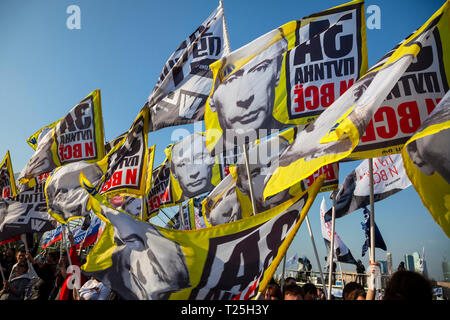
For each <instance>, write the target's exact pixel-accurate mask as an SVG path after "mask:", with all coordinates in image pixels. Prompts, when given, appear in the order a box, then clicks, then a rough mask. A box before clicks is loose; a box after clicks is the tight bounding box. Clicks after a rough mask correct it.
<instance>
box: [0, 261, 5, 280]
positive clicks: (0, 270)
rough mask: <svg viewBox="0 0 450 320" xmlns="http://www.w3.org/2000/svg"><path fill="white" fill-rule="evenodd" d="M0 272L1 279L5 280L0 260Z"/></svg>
mask: <svg viewBox="0 0 450 320" xmlns="http://www.w3.org/2000/svg"><path fill="white" fill-rule="evenodd" d="M0 274H1V275H2V281H5V280H6V278H5V274H4V273H3V267H2V263H1V262H0Z"/></svg>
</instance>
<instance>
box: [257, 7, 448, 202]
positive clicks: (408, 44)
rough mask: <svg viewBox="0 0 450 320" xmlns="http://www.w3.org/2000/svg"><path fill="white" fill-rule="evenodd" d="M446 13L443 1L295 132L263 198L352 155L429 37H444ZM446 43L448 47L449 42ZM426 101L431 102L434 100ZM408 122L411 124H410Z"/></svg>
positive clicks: (268, 183) (446, 22)
mask: <svg viewBox="0 0 450 320" xmlns="http://www.w3.org/2000/svg"><path fill="white" fill-rule="evenodd" d="M449 8H450V3H449V2H446V3H445V4H444V5H443V6H442V7H441V8H440V9H439V10H438V11H436V13H435V14H433V16H432V17H431V18H430V19H428V21H427V22H426V23H425V24H423V25H422V26H421V27H420V28H419V29H418V30H417V31H415V32H414V33H412V34H411V35H410V36H409V37H408V38H407V39H406V40H404V41H402V42H401V43H400V44H399V45H398V46H396V47H395V48H394V49H393V50H392V51H390V52H388V53H387V54H386V55H385V56H384V57H383V58H381V59H380V61H379V62H378V63H376V64H375V65H374V66H373V67H372V68H371V69H370V70H369V71H368V72H367V73H366V74H365V75H364V76H362V77H361V78H360V79H358V80H357V81H356V82H355V84H354V85H353V86H351V87H350V88H349V89H348V90H347V91H346V92H345V93H344V94H343V95H341V96H340V97H339V98H338V99H337V100H336V101H335V102H334V103H333V104H332V105H331V106H330V107H329V108H328V109H326V110H325V111H324V112H322V113H321V114H320V116H319V117H318V118H317V119H316V120H315V121H314V122H313V123H311V124H309V125H308V127H307V128H306V129H305V130H302V131H300V132H299V133H298V135H297V136H296V138H295V139H294V142H293V143H291V144H290V145H289V147H288V148H287V149H286V150H285V151H284V152H283V154H281V156H280V160H279V161H278V163H277V166H276V167H274V168H273V169H271V170H270V175H271V177H270V178H269V179H268V181H267V183H266V187H265V189H264V198H266V197H270V196H272V195H275V194H277V193H279V192H280V191H282V190H285V189H286V188H287V187H289V186H292V185H294V184H296V183H298V182H299V181H301V180H303V179H304V178H306V177H308V176H309V175H311V174H312V173H313V172H314V171H316V170H317V169H318V168H320V167H322V166H324V165H325V164H328V163H333V162H338V161H341V160H343V159H346V158H348V157H349V156H351V153H352V152H353V151H354V150H355V148H356V147H357V146H358V144H359V142H360V140H361V137H362V136H363V135H364V133H365V132H366V129H367V127H368V125H369V123H370V120H371V119H372V117H374V115H375V114H376V113H377V112H379V110H380V108H382V107H383V102H384V101H385V99H386V97H388V96H389V94H390V92H391V91H392V90H393V89H394V90H395V86H396V84H397V83H398V81H399V80H400V79H401V78H402V76H404V75H405V72H406V71H407V70H408V68H410V67H411V66H412V65H414V63H416V61H417V59H416V57H417V56H418V55H419V54H423V55H426V56H427V55H428V53H429V51H428V50H426V49H425V50H422V49H424V48H427V44H428V43H429V42H428V41H429V40H430V38H432V37H433V36H434V35H435V34H436V32H437V31H439V33H440V34H441V35H442V34H447V33H448V31H449V26H450V24H449V13H450V11H449ZM446 43H447V44H448V43H450V41H448V38H447V41H446ZM447 44H446V45H447ZM443 46H444V45H443ZM427 52H428V53H427ZM447 56H448V54H447ZM427 61H430V60H427ZM444 62H445V60H443V61H442V63H444ZM409 71H411V69H409ZM391 96H393V95H391ZM430 97H431V98H433V96H432V95H430ZM404 112H405V114H406V113H409V111H404ZM409 120H411V119H409ZM408 123H409V124H411V122H410V121H408ZM399 151H400V150H399ZM399 151H398V152H399Z"/></svg>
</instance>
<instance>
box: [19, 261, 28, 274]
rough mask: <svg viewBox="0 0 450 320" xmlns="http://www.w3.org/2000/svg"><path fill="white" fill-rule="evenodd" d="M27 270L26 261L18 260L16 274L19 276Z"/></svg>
mask: <svg viewBox="0 0 450 320" xmlns="http://www.w3.org/2000/svg"><path fill="white" fill-rule="evenodd" d="M27 272H28V263H26V262H25V261H21V262H19V263H18V264H17V267H16V275H17V276H21V275H23V274H25V273H27Z"/></svg>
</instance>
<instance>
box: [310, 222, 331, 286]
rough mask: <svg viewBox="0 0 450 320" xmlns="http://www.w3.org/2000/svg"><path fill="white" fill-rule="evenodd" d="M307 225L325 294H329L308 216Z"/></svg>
mask: <svg viewBox="0 0 450 320" xmlns="http://www.w3.org/2000/svg"><path fill="white" fill-rule="evenodd" d="M306 224H307V225H308V230H309V236H310V238H311V242H312V245H313V248H314V255H315V256H316V262H317V265H318V266H319V271H320V280H321V282H322V285H323V289H324V292H327V287H326V285H325V278H324V277H323V272H322V267H321V265H320V260H319V255H318V253H317V248H316V242H315V241H314V235H313V233H312V229H311V225H310V223H309V218H308V215H306Z"/></svg>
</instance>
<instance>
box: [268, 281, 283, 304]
mask: <svg viewBox="0 0 450 320" xmlns="http://www.w3.org/2000/svg"><path fill="white" fill-rule="evenodd" d="M267 291H270V296H271V297H276V298H278V299H279V300H283V296H282V294H281V289H280V286H279V285H278V284H276V283H269V284H268V285H267V287H266V290H264V293H266V292H267Z"/></svg>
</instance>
